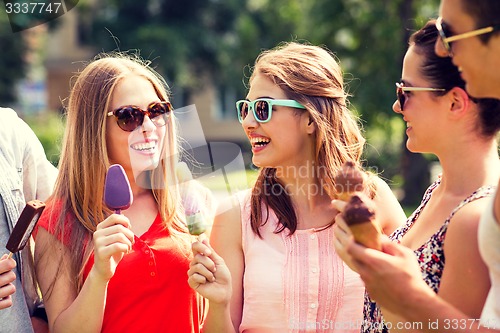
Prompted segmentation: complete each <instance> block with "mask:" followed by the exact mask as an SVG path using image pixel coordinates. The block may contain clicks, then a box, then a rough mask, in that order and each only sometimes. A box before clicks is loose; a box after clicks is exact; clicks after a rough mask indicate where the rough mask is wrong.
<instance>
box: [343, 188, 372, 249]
mask: <svg viewBox="0 0 500 333" xmlns="http://www.w3.org/2000/svg"><path fill="white" fill-rule="evenodd" d="M342 217H343V218H344V221H345V222H346V223H347V225H348V226H349V228H350V229H351V232H352V234H353V237H354V239H355V240H356V242H358V243H360V244H362V245H364V246H366V247H369V248H372V249H377V250H381V249H382V244H381V240H380V234H381V231H380V227H379V225H378V223H377V221H376V214H375V207H374V205H373V203H372V201H371V199H370V198H368V197H367V196H365V195H364V194H362V193H357V194H354V195H352V196H351V198H350V200H349V202H348V203H347V205H346V206H345V209H344V211H343V212H342Z"/></svg>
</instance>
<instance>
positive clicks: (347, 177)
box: [334, 161, 365, 201]
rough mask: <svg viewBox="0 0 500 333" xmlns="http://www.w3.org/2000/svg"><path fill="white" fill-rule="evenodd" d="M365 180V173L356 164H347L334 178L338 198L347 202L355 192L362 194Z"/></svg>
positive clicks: (348, 162) (349, 162)
mask: <svg viewBox="0 0 500 333" xmlns="http://www.w3.org/2000/svg"><path fill="white" fill-rule="evenodd" d="M364 178H365V177H364V174H363V172H362V171H361V170H360V169H359V168H358V167H357V166H356V164H354V162H352V161H347V162H345V163H344V164H343V165H342V167H341V168H340V170H339V171H338V172H337V174H336V175H335V178H334V182H335V191H336V192H337V195H338V198H339V199H340V200H344V201H347V200H348V199H349V197H350V196H351V195H352V194H353V193H354V192H362V191H363V188H364Z"/></svg>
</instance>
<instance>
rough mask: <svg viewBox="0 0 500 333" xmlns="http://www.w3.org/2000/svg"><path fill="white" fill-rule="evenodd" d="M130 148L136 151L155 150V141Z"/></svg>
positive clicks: (137, 144)
mask: <svg viewBox="0 0 500 333" xmlns="http://www.w3.org/2000/svg"><path fill="white" fill-rule="evenodd" d="M130 148H132V149H133V150H137V151H152V150H154V149H156V141H149V142H141V143H136V144H133V145H131V146H130Z"/></svg>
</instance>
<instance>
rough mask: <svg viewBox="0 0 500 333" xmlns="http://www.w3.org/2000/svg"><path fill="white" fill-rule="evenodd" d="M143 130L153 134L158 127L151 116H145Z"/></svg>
mask: <svg viewBox="0 0 500 333" xmlns="http://www.w3.org/2000/svg"><path fill="white" fill-rule="evenodd" d="M141 128H142V132H152V131H154V130H155V128H156V126H155V124H154V123H153V122H152V121H151V119H150V118H149V116H144V120H143V122H142V125H141Z"/></svg>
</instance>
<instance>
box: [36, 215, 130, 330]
mask: <svg viewBox="0 0 500 333" xmlns="http://www.w3.org/2000/svg"><path fill="white" fill-rule="evenodd" d="M129 227H130V224H129V222H128V219H127V218H126V217H124V216H123V215H116V214H113V215H111V216H110V217H108V218H107V219H106V220H104V221H103V222H101V223H100V224H99V225H98V229H97V230H96V232H95V233H94V258H95V260H94V266H93V267H92V269H91V271H90V273H89V275H88V277H87V279H86V280H85V283H84V284H83V287H82V289H81V290H80V292H77V290H76V289H75V287H74V283H73V281H74V279H75V277H74V276H71V275H70V274H71V273H70V272H69V267H67V266H64V264H65V263H67V259H68V253H67V249H66V247H64V246H63V245H62V244H61V243H60V242H59V241H58V240H57V239H55V238H54V236H53V235H51V234H49V233H48V232H47V231H46V230H45V229H42V228H40V230H39V232H38V235H37V242H36V247H35V259H36V260H37V262H38V264H37V265H36V272H37V276H38V278H39V284H40V288H41V291H42V294H43V295H44V296H45V298H44V303H45V309H46V311H47V316H48V319H49V328H50V331H51V332H54V333H57V332H100V331H101V327H102V320H103V316H104V307H105V304H106V291H107V285H108V282H109V280H110V279H111V277H112V276H113V274H114V270H115V269H116V265H117V264H118V262H119V261H120V260H121V258H122V257H123V255H124V254H125V253H126V252H127V251H129V250H130V248H131V245H132V240H133V233H132V232H131V231H130V229H129ZM51 244H57V246H53V245H51ZM60 260H63V267H62V268H61V269H60V270H59V271H58V266H59V263H60ZM56 276H57V277H56ZM54 277H56V280H55V284H54V286H53V288H52V292H51V293H50V294H49V295H48V296H47V293H48V290H49V287H50V285H51V283H52V281H53V280H54ZM82 323H85V325H82Z"/></svg>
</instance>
